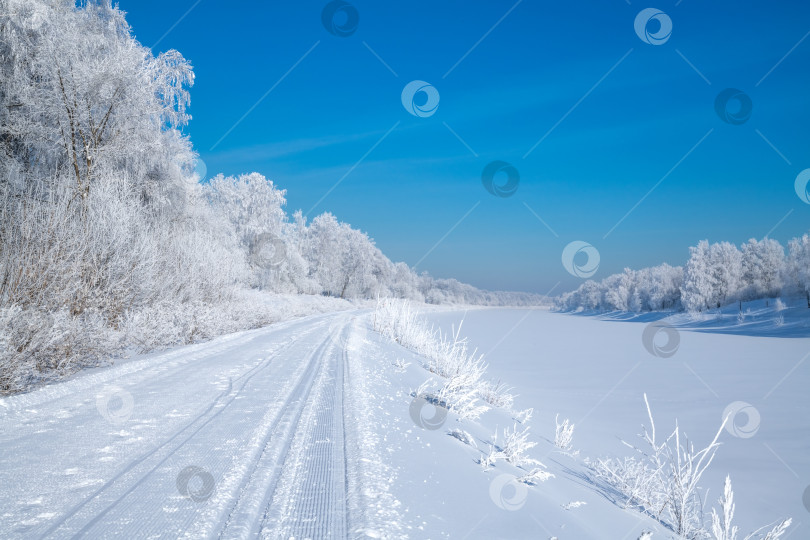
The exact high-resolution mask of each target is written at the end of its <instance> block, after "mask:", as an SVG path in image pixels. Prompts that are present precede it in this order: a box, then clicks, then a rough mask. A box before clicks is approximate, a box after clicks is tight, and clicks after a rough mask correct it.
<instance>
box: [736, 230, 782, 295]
mask: <svg viewBox="0 0 810 540" xmlns="http://www.w3.org/2000/svg"><path fill="white" fill-rule="evenodd" d="M784 265H785V250H784V248H783V247H782V244H780V243H779V242H777V241H776V240H773V239H771V238H765V239H763V240H762V241H760V242H758V241H757V240H756V239H754V238H752V239H751V240H749V241H748V242H746V243H745V244H743V246H742V287H743V294H744V295H745V296H746V297H747V298H749V299H754V298H772V297H774V296H777V295H778V294H779V291H780V290H781V288H782V273H783V268H784Z"/></svg>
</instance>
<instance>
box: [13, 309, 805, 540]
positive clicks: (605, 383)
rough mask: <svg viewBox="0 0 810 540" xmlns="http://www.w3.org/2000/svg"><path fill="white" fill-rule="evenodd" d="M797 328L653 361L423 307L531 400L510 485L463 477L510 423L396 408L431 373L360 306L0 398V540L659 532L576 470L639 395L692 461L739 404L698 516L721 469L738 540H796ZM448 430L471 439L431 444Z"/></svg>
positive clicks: (662, 532) (566, 329) (603, 321)
mask: <svg viewBox="0 0 810 540" xmlns="http://www.w3.org/2000/svg"><path fill="white" fill-rule="evenodd" d="M800 315H801V314H800ZM800 315H797V316H795V317H793V316H789V317H786V322H785V324H784V325H783V327H784V328H793V330H791V331H790V332H788V331H787V330H786V334H788V335H793V336H794V337H790V338H789V337H762V336H755V337H751V336H743V335H735V334H731V333H718V332H708V331H705V330H706V328H702V330H704V331H694V330H693V329H685V328H681V329H680V330H679V331H678V334H677V336H678V338H679V341H678V347H677V350H675V352H674V354H672V355H671V356H669V357H668V358H662V357H656V356H654V355H653V354H651V353H650V352H648V350H647V349H646V348H645V346H644V343H643V339H642V335H643V331H644V329H645V327H646V326H647V324H648V322H649V321H646V320H645V321H639V322H633V321H618V320H615V317H614V318H613V319H611V318H608V317H596V316H584V315H567V314H558V313H552V312H548V311H546V310H539V309H538V310H529V309H476V310H470V311H468V312H466V313H465V312H463V311H446V310H442V311H435V310H427V311H425V316H426V317H428V318H429V319H430V320H431V321H432V322H434V323H435V324H437V325H438V326H441V327H443V328H446V329H450V327H451V325H454V324H455V325H457V324H458V322H459V321H460V320H461V319H462V318H464V325H463V327H462V334H463V335H465V336H467V337H468V338H469V340H470V342H471V344H472V345H473V346H475V347H478V349H479V351H480V352H483V353H486V358H485V359H486V360H487V361H488V362H489V364H490V368H489V377H490V378H492V377H494V378H496V379H501V380H502V381H503V382H505V383H506V384H508V385H509V386H511V387H513V388H514V392H515V393H516V394H519V396H518V397H517V399H516V403H515V404H514V407H513V410H514V411H519V410H522V409H526V408H529V407H532V408H534V415H533V417H532V418H531V420H529V421H527V422H526V423H525V425H527V426H529V427H530V428H531V435H530V439H531V440H533V441H534V442H537V443H538V444H537V446H535V447H533V448H532V449H531V450H529V455H530V457H531V458H534V459H537V460H540V461H541V462H542V463H543V464H544V465H545V466H546V467H547V472H549V473H551V474H553V475H554V476H553V477H551V478H548V479H547V480H545V481H542V482H538V483H536V485H533V486H527V485H525V484H515V483H514V482H513V481H512V480H513V479H514V478H515V476H519V475H520V471H519V470H518V469H517V468H515V467H514V466H513V465H512V464H510V463H506V462H504V461H500V462H497V463H496V464H495V466H494V467H490V468H489V469H488V470H486V471H485V470H483V468H482V467H481V465H479V464H478V461H479V460H480V459H481V458H482V457H484V456H485V455H486V454H487V453H488V449H489V445H490V443H493V442H496V443H497V441H493V433H494V432H495V431H496V430H497V431H498V432H499V433H502V432H503V429H504V428H511V427H512V426H513V424H514V423H515V420H514V419H513V417H514V416H515V415H514V414H513V413H512V412H510V411H506V410H504V409H497V408H493V409H491V410H490V411H488V412H486V413H484V414H483V416H481V417H480V418H479V419H478V420H475V421H471V420H458V419H457V417H456V415H455V414H454V413H452V412H450V413H449V414H447V415H446V417H445V415H444V413H443V411H442V410H441V409H434V408H433V407H432V406H430V405H428V406H426V407H423V409H422V410H416V413H414V410H415V409H414V403H415V402H416V400H415V399H414V397H413V394H412V393H413V391H414V390H416V388H417V387H418V386H419V385H420V384H421V383H422V382H424V381H425V379H427V378H428V377H433V376H432V375H430V374H428V372H427V371H425V369H423V368H422V367H421V363H422V359H420V358H419V357H417V356H416V355H415V354H413V353H412V352H410V351H408V350H406V349H404V348H402V347H401V346H399V345H397V344H394V343H391V342H390V341H389V340H388V339H386V338H384V337H382V336H380V335H379V334H377V333H375V332H374V331H373V330H372V328H371V326H372V313H371V311H370V310H357V311H353V312H342V313H337V314H326V315H314V316H309V317H306V318H303V319H299V320H296V321H289V322H285V323H280V324H277V325H273V326H271V327H268V328H264V329H259V330H251V331H247V332H241V333H237V334H232V335H229V336H224V337H221V338H217V339H214V340H212V341H210V342H208V343H204V344H198V345H192V346H188V347H181V348H177V349H173V350H171V351H169V352H164V353H159V354H152V355H148V356H146V357H144V358H141V359H137V360H134V361H130V362H127V363H124V364H121V365H118V366H115V367H112V368H108V369H97V370H92V371H86V372H84V373H81V374H79V375H78V376H76V377H74V378H73V379H72V380H70V381H67V382H64V383H60V384H55V385H52V386H49V387H45V388H41V389H39V390H36V391H34V392H31V393H28V394H22V395H18V396H12V397H7V398H4V399H3V400H2V401H0V483H1V484H2V485H3V489H2V490H0V530H2V531H3V534H2V536H4V537H10V538H41V537H44V538H61V537H73V536H85V537H94V538H110V537H114V536H118V537H127V538H146V537H163V538H174V537H185V538H202V537H208V538H212V537H223V538H235V537H238V538H251V537H256V536H259V535H260V536H262V537H265V538H285V539H287V538H293V537H294V538H343V537H358V538H363V537H371V538H380V537H383V538H398V537H410V538H544V539H548V538H554V537H556V538H558V539H572V540H573V539H590V538H594V539H611V540H621V539H631V540H636V539H638V538H639V537H640V536H641V535H642V533H643V532H644V531H651V532H653V538H672V537H674V535H672V533H671V532H670V531H668V530H667V529H666V528H664V527H663V526H662V525H660V524H658V523H656V522H655V521H654V520H652V519H650V518H648V517H645V516H643V515H642V514H640V513H639V512H637V511H635V510H632V509H622V508H620V506H618V505H617V504H616V503H615V502H613V501H612V500H611V498H610V497H609V494H608V493H606V492H605V491H604V489H602V486H600V485H599V484H598V483H594V482H592V480H591V474H590V472H589V469H588V467H587V466H586V465H585V460H586V458H591V459H594V458H603V457H607V456H624V455H630V454H631V453H632V450H631V449H629V448H628V447H626V446H624V445H623V444H622V443H621V442H620V440H619V438H621V439H624V440H626V441H628V442H632V443H634V444H636V443H638V442H639V441H638V439H637V434H638V433H640V427H641V424H643V423H647V413H646V409H645V406H644V401H643V394H644V393H645V392H646V393H647V396H648V398H649V402H650V405H651V408H652V411H653V414H654V417H655V419H656V422H657V427H658V429H659V430H660V431H661V432H665V433H667V434H668V433H669V432H670V431H671V428H672V427H673V426H674V421H675V419H676V418H677V419H678V420H679V422H680V426H681V428H682V430H683V431H685V432H686V433H687V434H688V435H689V437H690V438H691V439H692V440H694V441H695V444H696V446H700V447H702V446H705V444H708V443H709V442H710V441H711V439H712V437H713V436H714V434H715V432H716V431H717V429H718V427H719V426H720V423H721V421H722V416H723V413H724V410H725V409H726V407H727V406H728V405H729V404H732V403H734V402H740V401H741V402H746V403H748V404H750V406H751V407H752V409H748V411H749V412H750V411H752V410H755V412H756V414H754V415H753V416H752V417H751V419H752V421H753V422H754V423H753V424H752V422H749V421H748V418H749V417H748V416H746V414H745V413H744V412H743V413H741V414H739V415H737V417H736V418H735V423H734V424H733V425H732V426H730V427H729V429H728V430H725V431H723V433H722V435H721V437H720V439H721V442H722V446H721V447H720V449H719V451H718V453H717V457H716V459H715V461H714V463H713V464H712V465H711V467H710V468H709V470H708V472H707V473H706V475H705V476H704V478H703V481H702V482H701V484H702V485H703V487H704V488H708V489H709V492H708V497H707V499H708V500H707V502H706V511H707V513H708V512H709V509H710V508H711V507H713V506H714V505H715V501H716V500H717V498H718V496H719V495H720V492H721V491H722V486H723V479H724V478H725V476H726V475H727V474H730V475H731V478H732V481H733V484H734V488H735V492H736V503H737V514H736V523H737V524H738V525H740V527H741V529H742V532H743V533H744V534H747V533H748V532H751V531H753V530H754V529H756V528H758V527H760V526H763V525H766V524H768V523H772V522H774V521H776V520H777V519H778V518H783V517H788V516H792V517H793V518H794V521H793V526H792V527H791V528H790V529H789V531H788V534H787V535H786V536H785V537H786V538H794V539H798V538H807V537H808V534H809V533H808V531H810V529H808V524H807V522H808V519H807V517H808V514H807V512H808V510H806V509H805V507H804V506H803V503H802V494H803V492H804V490H805V489H806V487H807V482H808V479H810V457H808V456H810V443H809V442H808V436H807V434H808V432H810V403H808V400H807V398H806V393H807V392H806V390H807V387H808V383H810V372H809V371H808V370H810V363H808V362H806V358H807V357H808V354H809V353H810V339H808V338H806V337H799V336H800V334H801V331H800V330H798V329H800V328H803V327H804V326H803V325H804V322H803V321H804V320H803V319H802V318H801V317H800ZM793 323H795V324H793ZM805 335H806V333H805ZM654 343H656V344H657V345H658V346H659V351H661V350H665V351H668V352H667V353H666V354H669V353H670V352H672V351H671V349H666V347H664V349H662V348H661V347H662V346H664V345H665V344H662V343H660V342H658V341H657V340H654ZM653 350H655V349H653ZM436 411H438V415H437V413H436ZM557 413H559V414H560V419H561V420H562V418H569V419H570V420H571V421H572V422H573V423H574V424H575V430H574V434H573V448H572V449H571V452H569V453H568V454H565V453H563V452H560V451H559V449H558V448H556V447H555V446H554V444H553V441H554V433H555V415H556V414H557ZM430 420H435V422H434V423H433V424H430V422H429V421H430ZM417 423H421V424H422V426H420V425H417ZM454 429H462V430H464V431H465V432H467V433H468V434H469V435H470V440H468V441H467V442H466V443H465V442H462V441H460V440H459V439H457V438H455V437H451V436H449V435H448V433H449V432H450V431H451V430H454ZM735 432H736V435H735V434H734V433H735ZM577 451H578V453H576V452H577ZM575 453H576V454H575ZM574 454H575V455H574Z"/></svg>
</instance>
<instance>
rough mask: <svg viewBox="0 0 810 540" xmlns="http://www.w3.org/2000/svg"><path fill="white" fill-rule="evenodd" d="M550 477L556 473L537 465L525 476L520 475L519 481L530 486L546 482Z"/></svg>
mask: <svg viewBox="0 0 810 540" xmlns="http://www.w3.org/2000/svg"><path fill="white" fill-rule="evenodd" d="M549 478H554V475H553V474H551V473H550V472H548V471H547V470H545V469H541V468H539V467H535V468H534V469H532V470H531V471H529V472H528V473H526V474H524V475H523V476H520V477H518V479H517V481H518V482H522V483H524V484H528V485H530V486H536V485H537V484H538V483H540V482H545V481H546V480H548V479H549Z"/></svg>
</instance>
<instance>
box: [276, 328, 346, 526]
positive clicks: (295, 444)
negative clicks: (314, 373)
mask: <svg viewBox="0 0 810 540" xmlns="http://www.w3.org/2000/svg"><path fill="white" fill-rule="evenodd" d="M349 330H350V329H349V327H348V326H347V325H345V324H344V325H342V326H341V327H340V328H338V329H337V335H336V336H335V337H334V339H332V343H330V344H329V347H328V349H327V350H328V352H329V354H328V357H327V358H326V359H325V361H324V363H323V365H322V369H321V373H320V374H319V377H318V381H317V383H316V384H315V388H314V389H313V392H312V396H311V399H309V400H308V403H307V406H306V410H305V411H302V414H301V418H300V420H299V424H298V429H297V430H296V431H295V434H294V437H293V438H292V440H291V441H290V448H289V451H288V453H287V455H286V456H285V459H284V464H283V468H282V476H281V478H280V482H279V485H278V487H277V489H276V490H275V492H274V493H273V497H272V500H271V502H270V505H269V507H268V508H267V511H266V512H265V519H264V523H263V524H262V530H261V534H262V536H263V537H264V538H279V539H287V538H346V537H347V536H348V534H347V532H348V530H349V517H348V511H347V498H348V479H347V454H346V440H345V420H346V419H345V414H344V395H345V393H344V383H345V381H344V369H345V368H344V366H345V359H346V347H345V345H344V343H345V335H346V333H347V332H348V331H349Z"/></svg>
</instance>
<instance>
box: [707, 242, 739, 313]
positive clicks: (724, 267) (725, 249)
mask: <svg viewBox="0 0 810 540" xmlns="http://www.w3.org/2000/svg"><path fill="white" fill-rule="evenodd" d="M709 272H710V279H711V283H712V295H711V298H710V303H711V304H712V305H713V306H715V307H718V308H719V307H721V306H722V305H724V304H726V303H727V302H730V301H732V300H734V299H735V297H736V296H737V294H738V293H739V289H740V284H741V279H742V254H741V253H740V250H739V249H737V246H735V245H734V244H732V243H730V242H718V243H716V244H712V245H711V247H710V248H709Z"/></svg>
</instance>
